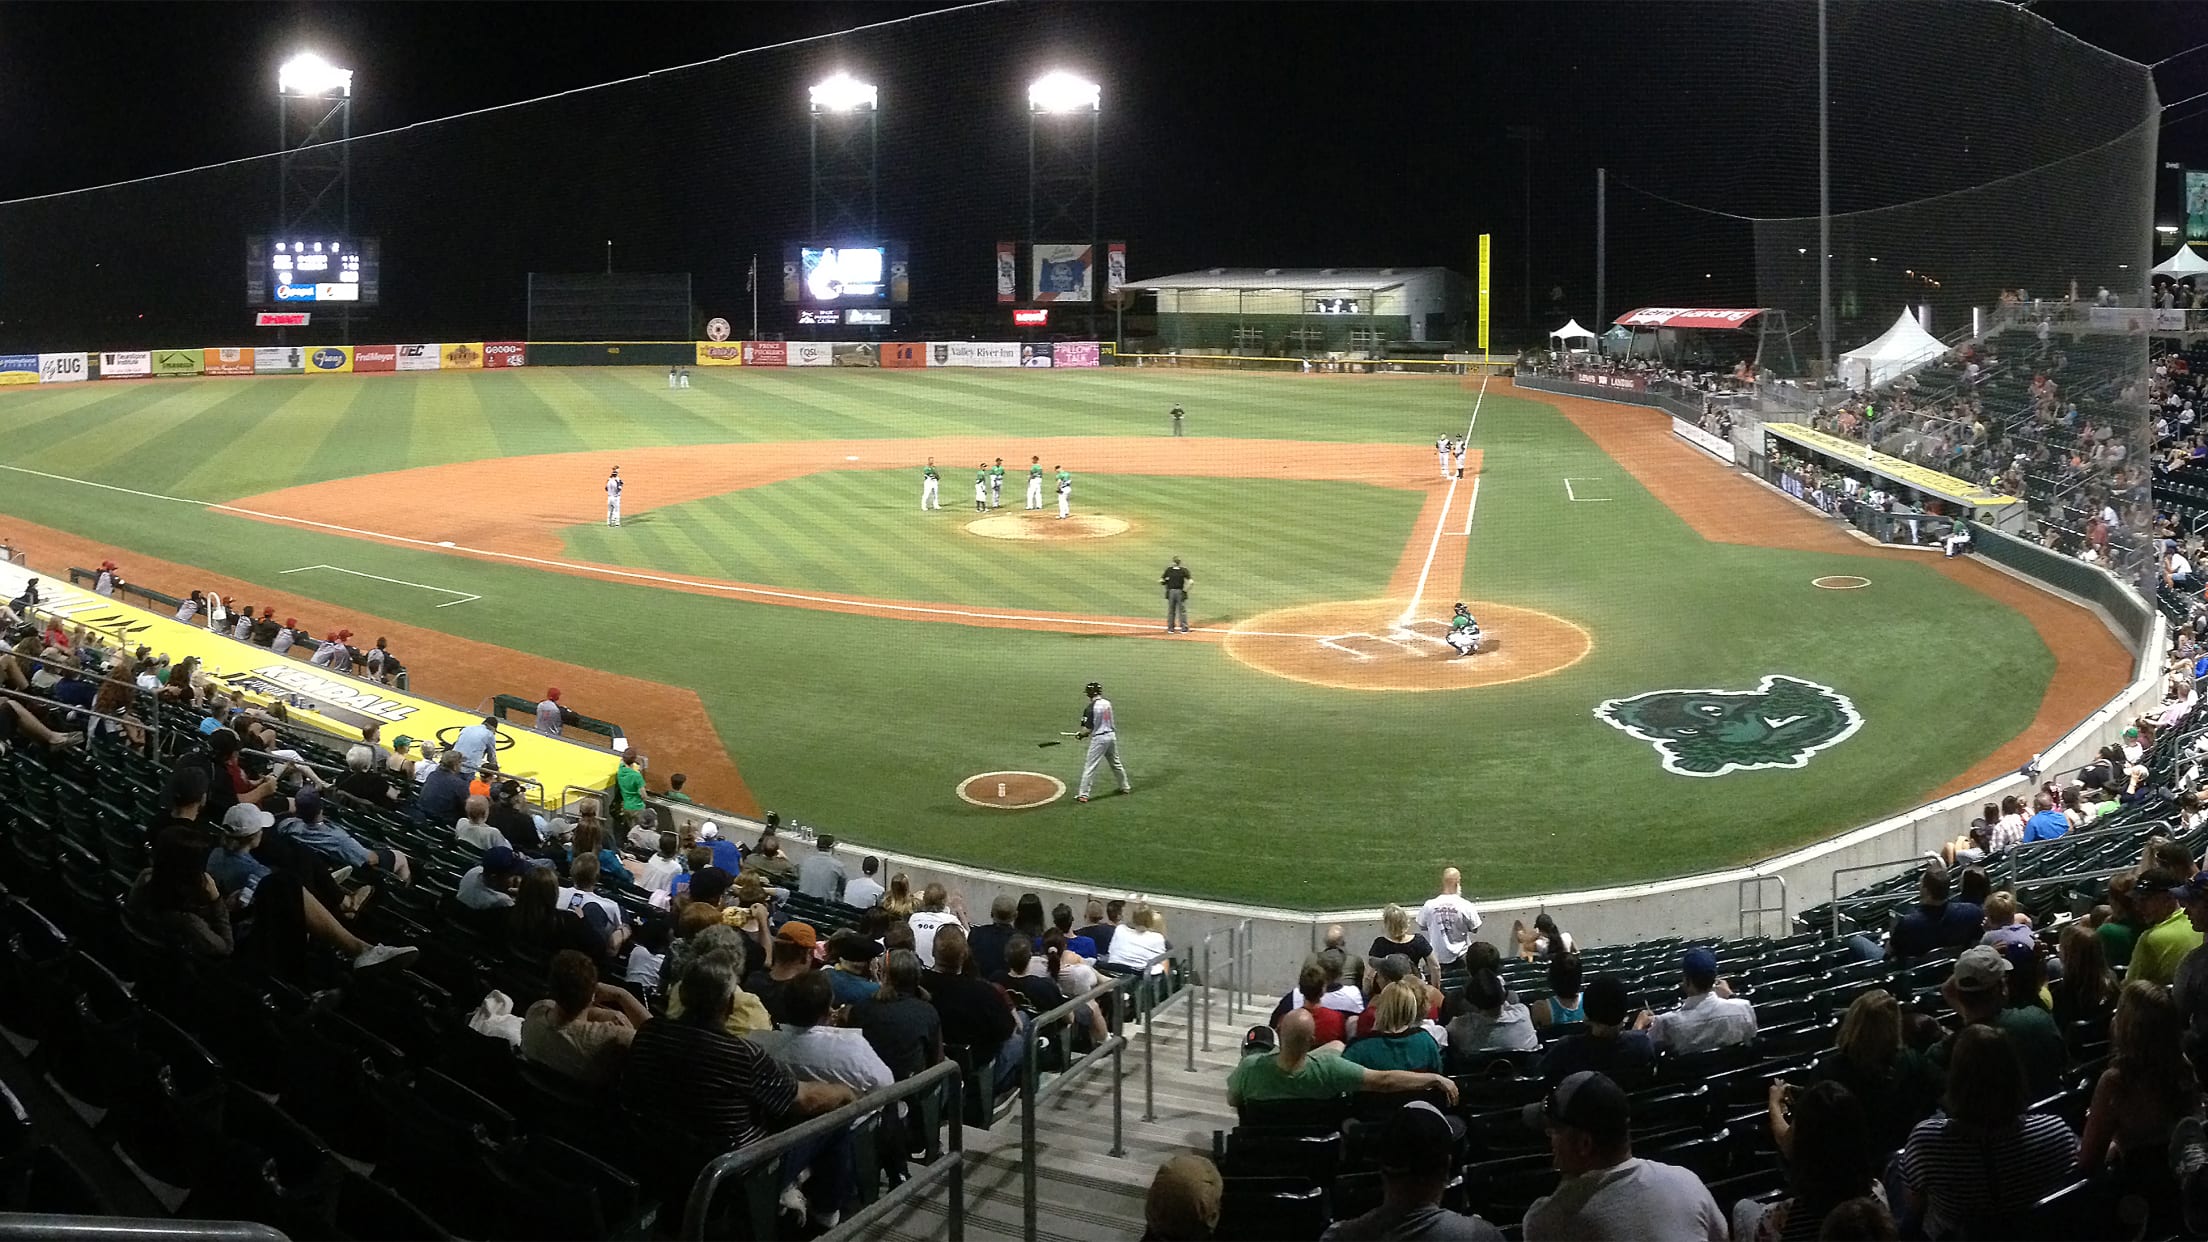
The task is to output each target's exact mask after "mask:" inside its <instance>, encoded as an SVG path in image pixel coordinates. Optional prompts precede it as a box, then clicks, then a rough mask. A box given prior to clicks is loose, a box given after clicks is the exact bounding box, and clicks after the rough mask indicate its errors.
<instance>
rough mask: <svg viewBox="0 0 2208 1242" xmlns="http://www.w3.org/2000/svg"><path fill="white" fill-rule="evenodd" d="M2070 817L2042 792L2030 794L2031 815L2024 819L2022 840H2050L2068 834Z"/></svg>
mask: <svg viewBox="0 0 2208 1242" xmlns="http://www.w3.org/2000/svg"><path fill="white" fill-rule="evenodd" d="M2069 832H2070V817H2069V816H2067V815H2064V814H2063V813H2062V810H2061V808H2060V807H2057V806H2056V805H2055V800H2054V799H2053V798H2050V797H2048V796H2047V795H2046V794H2044V793H2040V794H2034V795H2032V817H2031V818H2030V819H2028V820H2026V821H2024V840H2025V841H2026V842H2027V843H2029V842H2033V841H2052V840H2055V839H2056V838H2058V837H2063V836H2067V835H2069Z"/></svg>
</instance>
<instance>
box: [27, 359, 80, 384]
mask: <svg viewBox="0 0 2208 1242" xmlns="http://www.w3.org/2000/svg"><path fill="white" fill-rule="evenodd" d="M91 378H92V368H91V367H90V366H89V365H88V364H87V363H86V361H85V356H84V355H83V354H40V355H39V356H38V382H39V383H41V384H81V383H83V382H84V381H86V380H88V379H91Z"/></svg>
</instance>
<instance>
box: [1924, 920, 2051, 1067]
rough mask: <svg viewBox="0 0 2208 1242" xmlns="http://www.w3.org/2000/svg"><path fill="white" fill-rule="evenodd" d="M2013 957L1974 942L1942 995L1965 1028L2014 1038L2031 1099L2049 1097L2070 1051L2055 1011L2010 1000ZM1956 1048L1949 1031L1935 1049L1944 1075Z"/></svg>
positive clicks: (1942, 988)
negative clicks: (1990, 1029)
mask: <svg viewBox="0 0 2208 1242" xmlns="http://www.w3.org/2000/svg"><path fill="white" fill-rule="evenodd" d="M2013 969H2015V967H2014V966H2012V965H2011V964H2010V963H2009V959H2007V958H2005V957H2003V956H2001V951H2000V950H1999V949H1996V948H1994V947H1993V946H1992V945H1984V944H1980V945H1972V946H1971V947H1970V948H1968V949H1965V950H1963V954H1962V956H1961V957H1958V958H1956V959H1955V969H1954V971H1953V973H1951V974H1949V975H1948V977H1947V982H1945V983H1943V984H1941V985H1940V997H1941V999H1943V1000H1945V1001H1946V1002H1947V1003H1948V1004H1949V1005H1952V1006H1954V1008H1955V1012H1956V1013H1958V1014H1960V1015H1962V1019H1963V1026H1964V1027H1965V1028H1966V1029H1967V1028H1969V1027H1972V1026H1990V1027H1993V1028H1994V1029H1996V1030H1998V1031H2000V1032H2002V1033H2003V1034H2005V1035H2007V1036H2008V1037H2009V1043H2010V1045H2011V1046H2012V1047H2014V1048H2015V1049H2016V1055H2017V1059H2018V1060H2019V1061H2021V1062H2023V1065H2024V1076H2025V1079H2026V1080H2027V1081H2028V1082H2030V1083H2031V1091H2032V1098H2033V1099H2035V1100H2038V1099H2044V1098H2046V1097H2047V1096H2050V1095H2053V1094H2054V1093H2055V1092H2056V1091H2058V1090H2060V1089H2061V1085H2062V1075H2063V1072H2064V1071H2065V1070H2067V1069H2069V1067H2070V1050H2069V1048H2068V1047H2066V1046H2065V1045H2064V1044H2063V1042H2062V1031H2061V1030H2060V1028H2058V1027H2056V1026H2055V1019H2054V1015H2052V1014H2050V1013H2048V1012H2047V1011H2046V1010H2045V1009H2042V1008H2040V1007H2039V1006H2038V1005H2019V1006H2014V1007H2011V1006H2010V1004H2009V972H2010V971H2011V970H2013ZM1954 1049H1955V1036H1953V1035H1949V1036H1948V1037H1947V1038H1946V1039H1944V1040H1942V1041H1940V1043H1938V1044H1936V1045H1934V1047H1933V1048H1932V1063H1933V1064H1934V1065H1936V1066H1938V1067H1939V1068H1940V1070H1941V1071H1942V1072H1943V1073H1944V1072H1945V1071H1946V1070H1947V1067H1948V1061H1949V1058H1950V1057H1951V1056H1952V1055H1953V1053H1954Z"/></svg>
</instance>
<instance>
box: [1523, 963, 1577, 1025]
mask: <svg viewBox="0 0 2208 1242" xmlns="http://www.w3.org/2000/svg"><path fill="white" fill-rule="evenodd" d="M1584 977H1585V972H1584V971H1583V970H1581V969H1580V965H1579V954H1577V953H1570V952H1566V953H1552V954H1550V955H1549V994H1548V995H1547V996H1544V997H1542V998H1541V999H1540V1000H1538V1001H1535V1002H1534V1003H1533V1005H1532V1006H1531V1012H1532V1015H1533V1024H1534V1025H1535V1026H1537V1027H1548V1026H1563V1025H1565V1024H1567V1023H1572V1022H1585V1021H1586V1020H1587V1013H1586V1010H1585V1009H1584V1008H1583V1007H1582V1004H1581V997H1580V980H1581V979H1582V978H1584Z"/></svg>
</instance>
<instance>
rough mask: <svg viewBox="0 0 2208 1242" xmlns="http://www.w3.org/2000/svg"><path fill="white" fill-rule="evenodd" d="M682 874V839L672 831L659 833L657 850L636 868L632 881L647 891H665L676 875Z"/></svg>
mask: <svg viewBox="0 0 2208 1242" xmlns="http://www.w3.org/2000/svg"><path fill="white" fill-rule="evenodd" d="M681 874H683V865H682V841H681V838H679V837H677V836H676V835H675V834H674V833H671V832H663V833H660V834H659V850H658V852H657V853H655V854H653V855H652V856H651V857H650V858H648V859H645V860H644V862H643V863H642V864H641V865H639V866H638V867H637V869H636V877H635V879H634V881H633V882H634V883H635V885H636V886H637V887H638V888H641V889H643V890H644V891H645V892H647V893H665V892H668V891H669V885H671V884H673V883H674V879H675V877H676V876H678V875H681Z"/></svg>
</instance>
